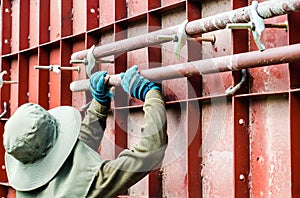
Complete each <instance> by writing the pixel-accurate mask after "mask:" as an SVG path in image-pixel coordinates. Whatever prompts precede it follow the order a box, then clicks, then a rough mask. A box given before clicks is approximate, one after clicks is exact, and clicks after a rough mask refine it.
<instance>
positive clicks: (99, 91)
mask: <svg viewBox="0 0 300 198" xmlns="http://www.w3.org/2000/svg"><path fill="white" fill-rule="evenodd" d="M106 75H107V72H106V71H99V72H95V73H94V74H93V75H92V76H91V77H90V91H91V93H92V96H93V98H94V99H96V100H97V101H98V102H99V103H100V104H102V105H105V106H109V105H110V102H111V99H112V93H111V92H110V89H109V87H108V85H107V84H106V83H105V79H104V78H105V76H106Z"/></svg>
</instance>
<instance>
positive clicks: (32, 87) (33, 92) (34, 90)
mask: <svg viewBox="0 0 300 198" xmlns="http://www.w3.org/2000/svg"><path fill="white" fill-rule="evenodd" d="M35 65H38V55H37V54H33V55H31V56H30V57H29V76H30V78H29V82H28V100H29V101H32V102H34V103H39V100H38V98H39V97H38V93H39V92H38V91H39V90H38V87H39V78H38V73H37V72H36V70H35V69H34V66H35Z"/></svg>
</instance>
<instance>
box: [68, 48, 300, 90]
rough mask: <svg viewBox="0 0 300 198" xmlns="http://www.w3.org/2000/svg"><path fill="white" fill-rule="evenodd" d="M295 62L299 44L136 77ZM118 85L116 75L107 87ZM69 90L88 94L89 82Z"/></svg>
mask: <svg viewBox="0 0 300 198" xmlns="http://www.w3.org/2000/svg"><path fill="white" fill-rule="evenodd" d="M299 60H300V44H295V45H289V46H284V47H277V48H272V49H267V50H265V51H263V52H261V51H253V52H247V53H241V54H235V55H229V56H223V57H218V58H212V59H205V60H199V61H194V62H188V63H182V64H177V65H170V66H164V67H158V68H153V69H148V70H142V71H140V74H141V75H142V76H144V77H145V78H148V79H149V80H152V81H160V80H167V79H175V78H181V77H192V76H195V75H204V74H211V73H219V72H226V71H238V70H242V69H247V68H253V67H262V66H270V65H276V64H282V63H291V62H295V61H299ZM120 82H121V79H120V75H119V74H117V75H111V76H110V79H109V82H108V83H109V84H110V85H111V86H115V85H120ZM70 89H71V90H72V91H74V92H76V91H86V90H89V80H88V79H85V80H80V81H74V82H72V83H71V84H70Z"/></svg>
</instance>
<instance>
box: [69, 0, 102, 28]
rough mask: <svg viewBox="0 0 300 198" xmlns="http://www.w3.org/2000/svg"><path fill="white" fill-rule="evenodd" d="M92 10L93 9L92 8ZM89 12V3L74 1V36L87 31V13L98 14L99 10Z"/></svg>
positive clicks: (80, 0) (79, 0)
mask: <svg viewBox="0 0 300 198" xmlns="http://www.w3.org/2000/svg"><path fill="white" fill-rule="evenodd" d="M91 9H92V8H91ZM91 9H90V10H87V1H82V0H74V1H73V8H72V19H73V31H72V32H73V34H79V33H82V32H85V31H86V30H87V22H88V20H87V18H86V17H87V12H94V13H95V14H97V12H96V11H97V10H96V9H94V11H93V10H91Z"/></svg>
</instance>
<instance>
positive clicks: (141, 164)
mask: <svg viewBox="0 0 300 198" xmlns="http://www.w3.org/2000/svg"><path fill="white" fill-rule="evenodd" d="M143 110H144V119H145V120H144V125H143V126H141V128H140V131H141V134H142V137H141V138H140V141H139V142H138V143H137V144H136V145H134V146H133V148H131V149H130V150H129V149H126V150H124V151H122V152H121V153H120V155H119V156H118V157H117V158H116V159H114V160H107V161H103V160H102V159H101V157H100V156H99V154H98V153H97V148H98V146H99V143H100V141H101V139H102V137H103V131H104V129H105V127H106V119H107V114H108V108H107V107H104V106H101V105H100V104H99V103H98V102H97V101H95V100H93V102H92V104H91V106H90V107H89V109H88V111H87V115H86V116H85V118H84V120H83V122H82V126H81V131H80V135H79V140H78V141H77V143H76V145H75V146H74V148H73V150H72V152H71V154H70V155H69V157H68V159H67V160H66V161H65V163H64V165H63V166H62V167H61V168H60V170H59V171H58V173H57V174H56V175H55V177H54V178H53V179H52V180H51V181H49V183H48V184H46V185H44V186H42V187H40V188H38V189H35V190H32V191H17V197H18V198H33V197H34V198H36V197H42V198H44V197H45V198H48V197H55V198H68V197H72V198H73V197H74V198H83V197H97V198H110V197H117V196H118V195H120V194H121V193H123V192H124V191H125V190H126V189H128V188H129V187H130V186H132V185H133V184H135V183H136V182H138V181H139V180H140V179H141V178H143V177H144V176H146V175H147V174H148V173H149V172H150V171H151V170H153V169H154V168H155V167H156V166H157V165H158V164H159V163H160V162H161V161H162V159H163V157H164V153H165V149H166V145H167V134H166V111H165V106H164V102H163V100H162V96H161V93H160V92H159V91H149V92H148V93H147V95H146V100H145V103H144V107H143Z"/></svg>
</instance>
